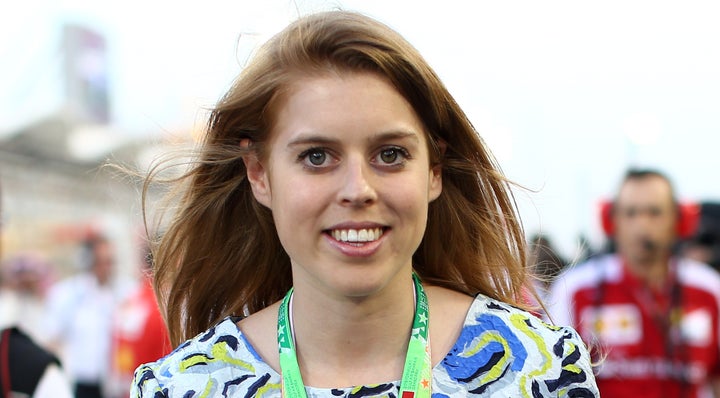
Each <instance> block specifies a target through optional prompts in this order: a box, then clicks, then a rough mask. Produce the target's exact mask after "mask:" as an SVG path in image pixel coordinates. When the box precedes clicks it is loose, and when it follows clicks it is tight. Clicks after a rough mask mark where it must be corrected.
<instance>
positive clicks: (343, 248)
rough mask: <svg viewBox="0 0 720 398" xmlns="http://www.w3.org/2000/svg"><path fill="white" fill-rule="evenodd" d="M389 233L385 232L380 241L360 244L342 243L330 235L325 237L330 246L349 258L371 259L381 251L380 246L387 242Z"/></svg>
mask: <svg viewBox="0 0 720 398" xmlns="http://www.w3.org/2000/svg"><path fill="white" fill-rule="evenodd" d="M387 232H388V231H385V233H383V234H382V236H381V237H380V239H378V240H374V241H372V242H358V243H354V242H353V243H350V242H341V241H339V240H335V239H334V238H333V237H332V236H331V235H329V234H324V235H325V239H326V240H327V241H328V243H329V244H330V246H332V247H334V248H335V249H337V250H339V251H340V252H341V253H342V254H344V255H346V256H348V257H370V256H372V255H373V254H375V253H377V251H378V250H380V246H381V245H382V242H383V240H385V235H386V234H387Z"/></svg>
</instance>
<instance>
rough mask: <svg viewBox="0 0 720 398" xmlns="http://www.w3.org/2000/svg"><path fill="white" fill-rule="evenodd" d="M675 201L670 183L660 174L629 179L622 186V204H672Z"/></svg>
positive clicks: (619, 200) (619, 196)
mask: <svg viewBox="0 0 720 398" xmlns="http://www.w3.org/2000/svg"><path fill="white" fill-rule="evenodd" d="M673 202H674V199H673V193H672V187H671V186H670V183H669V182H668V181H667V180H665V179H664V178H662V177H659V176H646V177H641V178H633V179H630V180H627V181H625V182H624V183H623V185H622V186H621V187H620V192H619V193H618V197H617V204H618V205H620V206H671V205H672V204H673Z"/></svg>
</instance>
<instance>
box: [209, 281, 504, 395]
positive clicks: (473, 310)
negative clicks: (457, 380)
mask: <svg viewBox="0 0 720 398" xmlns="http://www.w3.org/2000/svg"><path fill="white" fill-rule="evenodd" d="M488 301H496V300H494V299H492V298H490V297H488V296H486V295H484V294H482V293H478V294H476V295H475V296H474V297H473V300H472V301H471V303H470V306H469V307H468V308H467V310H466V312H465V317H464V318H463V327H464V326H465V325H467V324H468V323H469V322H470V321H471V319H470V318H471V317H472V316H474V315H475V314H477V312H478V311H477V310H478V308H479V306H481V305H483V304H484V303H486V302H488ZM243 318H244V317H243V316H228V317H226V318H225V319H224V320H223V321H222V322H220V324H225V323H226V322H230V323H231V324H232V326H231V327H232V328H234V329H233V331H235V333H236V334H235V336H236V337H238V338H239V339H241V340H242V344H244V345H245V347H246V348H247V349H248V351H249V352H250V353H251V354H252V355H253V357H254V358H255V359H256V360H257V361H258V362H259V363H261V364H262V366H263V367H264V368H265V371H266V372H267V373H269V374H270V376H271V377H273V378H278V379H282V376H281V375H280V373H279V372H278V371H277V370H275V369H274V368H273V367H272V366H270V365H269V364H268V363H267V361H265V359H264V358H263V357H262V356H260V354H259V353H258V351H257V350H256V349H255V347H253V345H252V343H251V342H250V340H248V339H247V337H246V335H245V333H243V331H242V330H241V329H240V328H239V327H238V326H237V322H239V321H240V320H242V319H243ZM460 337H461V336H460V335H458V336H457V337H456V339H455V341H454V342H453V345H452V346H451V348H450V350H449V351H448V352H446V353H445V355H443V357H442V358H441V359H440V360H439V361H438V362H437V363H435V364H431V366H432V368H431V371H432V373H435V372H436V371H438V370H439V368H440V366H441V365H442V363H443V361H444V360H445V359H446V358H447V357H448V355H449V354H450V353H451V352H452V351H453V350H455V348H456V347H457V346H458V344H459V342H460ZM383 384H393V385H395V386H399V385H400V380H389V381H385V382H381V383H375V384H370V385H372V386H378V385H383ZM370 385H368V386H370ZM305 387H306V388H307V389H309V390H311V391H316V392H320V391H325V392H331V391H332V390H346V389H351V388H358V387H361V386H343V387H332V388H326V387H313V386H305Z"/></svg>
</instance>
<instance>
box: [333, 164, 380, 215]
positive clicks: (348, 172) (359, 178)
mask: <svg viewBox="0 0 720 398" xmlns="http://www.w3.org/2000/svg"><path fill="white" fill-rule="evenodd" d="M372 173H373V172H372V170H371V169H370V165H368V164H366V163H365V162H364V161H363V160H362V159H348V161H347V163H346V165H345V173H343V175H342V176H341V178H342V179H343V181H342V187H341V189H340V191H339V200H340V202H341V203H342V204H343V205H345V206H354V207H360V206H367V205H369V204H372V203H374V202H375V201H376V200H377V192H376V191H375V188H374V184H373V181H372V179H373V174H372Z"/></svg>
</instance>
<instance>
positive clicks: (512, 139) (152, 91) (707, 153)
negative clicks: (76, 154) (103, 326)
mask: <svg viewBox="0 0 720 398" xmlns="http://www.w3.org/2000/svg"><path fill="white" fill-rule="evenodd" d="M338 7H339V8H344V9H350V10H357V11H361V12H363V13H366V14H368V15H371V16H373V17H376V18H378V19H379V20H381V21H383V22H385V23H386V24H388V25H390V26H391V27H393V28H394V29H396V30H397V31H399V32H400V33H401V34H402V35H403V36H405V37H406V38H407V39H408V40H409V41H410V42H411V43H412V44H413V45H414V46H415V47H416V48H417V49H418V50H419V51H420V52H421V53H422V54H423V56H424V57H425V58H426V59H427V61H428V62H429V63H430V65H431V66H432V67H433V68H434V69H435V70H436V72H437V73H438V75H439V76H440V77H441V79H442V80H443V81H444V82H445V84H446V86H447V87H448V89H449V90H450V92H451V93H452V94H453V96H455V98H456V100H457V101H458V103H459V104H460V105H461V107H462V108H463V109H464V110H465V112H466V113H467V114H468V116H469V117H470V119H471V121H472V122H473V124H474V125H475V127H476V128H477V129H478V131H479V133H480V134H481V136H482V137H483V138H484V139H485V141H486V142H487V143H488V145H489V146H490V148H491V149H492V150H493V153H494V154H495V156H496V157H497V159H498V161H499V163H500V165H501V167H502V169H503V171H504V172H505V174H506V175H507V176H508V177H509V178H510V179H511V180H512V181H514V182H515V183H517V184H518V188H517V189H516V190H515V194H516V198H517V201H518V207H519V209H520V214H521V217H522V219H523V222H524V224H525V229H526V232H527V234H528V235H530V234H533V233H536V232H544V233H547V234H548V235H549V236H550V237H551V239H552V240H553V241H554V242H555V243H556V244H557V245H558V247H559V249H560V250H561V252H562V253H563V254H565V255H566V256H572V255H573V254H574V251H575V248H576V242H577V239H578V236H579V235H581V234H583V235H585V236H587V237H588V238H589V239H590V241H591V242H592V243H594V244H597V245H600V244H601V243H602V240H603V236H602V233H601V231H600V227H599V222H598V219H599V217H598V214H597V207H598V203H599V201H600V200H602V199H606V198H610V197H611V196H612V195H613V192H614V191H615V189H616V188H617V185H618V184H619V181H620V178H621V176H622V174H623V173H624V171H625V170H626V169H627V168H628V167H630V166H636V167H653V168H659V169H661V170H663V171H665V172H666V173H667V174H668V175H669V176H670V177H671V178H672V179H673V181H674V183H675V186H676V189H677V191H678V195H679V197H680V198H681V199H682V200H683V201H700V200H720V184H719V182H720V180H719V179H718V177H717V176H716V174H717V173H716V172H717V171H718V170H720V156H717V152H718V148H719V144H720V138H719V137H720V45H719V44H718V41H719V39H720V24H718V23H717V21H718V20H720V3H717V2H714V1H692V0H691V1H682V2H681V1H614V0H609V1H603V2H577V1H544V2H531V1H503V2H498V1H494V2H491V1H472V2H471V1H460V0H444V1H442V2H438V1H433V2H430V1H421V0H415V1H387V0H383V1H376V0H364V1H363V0H336V1H322V0H313V1H301V0H296V1H287V0H264V1H249V0H235V1H229V0H227V1H221V0H208V1H204V2H177V1H168V0H155V1H152V0H145V1H139V0H126V1H122V2H120V1H114V0H113V1H81V0H74V1H71V0H63V1H53V0H27V1H24V2H21V3H17V4H15V5H14V6H13V10H12V11H11V12H4V13H2V14H0V60H1V62H0V138H2V137H3V136H8V135H11V134H12V133H13V131H17V129H18V128H20V127H22V126H23V125H25V124H27V123H30V122H32V121H33V120H36V119H39V118H42V117H43V116H45V115H47V114H49V113H51V112H53V111H55V110H56V108H57V107H58V106H59V104H60V103H61V101H62V100H61V98H62V95H63V88H62V87H63V86H62V82H61V76H62V66H63V59H62V54H61V52H60V45H59V43H60V32H61V31H62V26H63V25H64V24H66V23H75V24H81V25H84V26H87V27H90V28H92V29H95V30H96V31H98V32H99V33H101V34H102V35H104V36H105V37H106V40H107V57H108V58H107V61H108V62H107V70H108V79H109V85H110V95H111V96H110V100H111V125H110V128H111V130H112V131H113V133H114V134H117V135H118V136H122V137H126V138H127V137H145V136H148V135H158V136H163V135H172V134H178V135H183V134H192V132H193V131H194V130H197V129H199V128H201V127H202V124H203V121H204V117H205V115H206V109H207V108H209V107H211V106H212V105H213V103H214V102H215V101H217V99H218V98H219V97H220V96H221V95H222V94H223V92H224V91H225V90H226V89H227V88H228V87H229V86H230V84H231V82H232V80H233V78H234V77H235V76H236V75H237V73H238V72H239V71H240V70H241V69H242V66H243V65H244V64H245V63H246V62H247V60H248V58H249V56H250V55H251V53H252V50H253V49H254V48H256V47H257V46H258V45H259V43H262V42H263V41H264V40H266V39H267V38H268V37H269V36H270V35H272V34H273V33H275V32H277V31H279V30H280V29H282V27H284V26H285V25H286V24H287V23H288V22H290V21H292V20H293V19H295V18H296V17H297V16H298V15H303V14H307V13H309V12H313V11H319V10H324V9H330V8H338ZM88 145H89V144H88Z"/></svg>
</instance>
